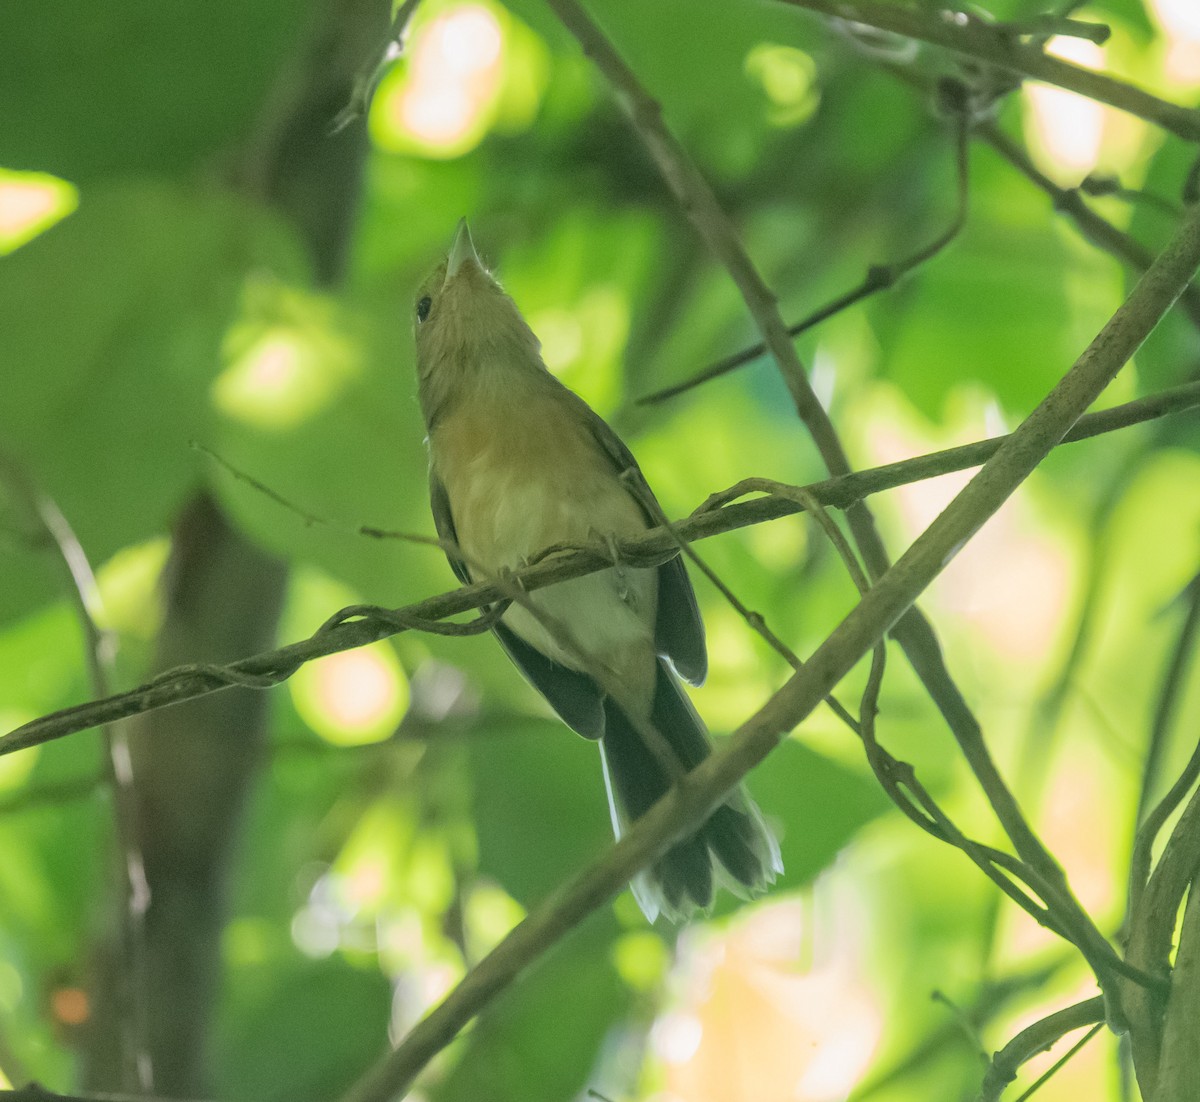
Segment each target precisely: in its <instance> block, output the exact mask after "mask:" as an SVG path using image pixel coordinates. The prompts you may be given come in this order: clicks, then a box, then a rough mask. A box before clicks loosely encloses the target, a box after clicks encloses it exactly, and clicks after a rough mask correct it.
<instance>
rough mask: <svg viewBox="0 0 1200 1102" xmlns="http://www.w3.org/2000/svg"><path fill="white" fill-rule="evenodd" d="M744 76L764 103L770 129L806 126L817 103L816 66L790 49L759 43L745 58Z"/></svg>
mask: <svg viewBox="0 0 1200 1102" xmlns="http://www.w3.org/2000/svg"><path fill="white" fill-rule="evenodd" d="M745 69H746V74H747V75H748V76H749V77H750V78H751V79H752V80H754V81H755V82H757V83H758V84H759V85H760V86H761V88H762V90H763V93H764V95H765V96H766V99H767V104H768V107H767V118H768V120H769V121H770V123H771V125H773V126H781V127H782V126H799V125H800V124H801V123H805V122H807V121H808V120H809V119H810V118H812V116H813V114H814V113H815V112H816V110H817V107H818V105H819V104H820V102H821V94H820V85H819V84H818V82H817V64H816V62H815V61H813V59H812V57H811V56H810V55H809V54H806V53H805V52H804V51H803V50H798V49H796V47H794V46H780V45H777V44H776V43H773V42H760V43H759V44H758V45H757V46H754V47H753V48H751V50H750V51H749V53H747V54H746V62H745Z"/></svg>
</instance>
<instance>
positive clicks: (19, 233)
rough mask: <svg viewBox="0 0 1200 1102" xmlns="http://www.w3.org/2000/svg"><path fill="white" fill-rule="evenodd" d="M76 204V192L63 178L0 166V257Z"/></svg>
mask: <svg viewBox="0 0 1200 1102" xmlns="http://www.w3.org/2000/svg"><path fill="white" fill-rule="evenodd" d="M78 206H79V191H78V189H77V188H76V187H75V185H74V184H70V183H68V182H67V181H66V180H60V179H59V178H58V177H57V176H50V175H49V174H47V173H45V172H14V171H12V170H11V169H7V168H0V256H4V255H6V254H7V253H11V252H12V251H13V250H14V249H18V248H20V246H22V245H24V244H25V243H26V242H28V241H32V240H33V239H34V238H35V237H37V235H38V234H40V233H43V232H45V231H46V230H48V229H49V228H50V227H51V226H53V225H54V224H55V223H56V222H61V221H62V220H63V219H64V218H66V217H67V215H68V214H70V213H71V212H72V211H74V210H75V208H76V207H78Z"/></svg>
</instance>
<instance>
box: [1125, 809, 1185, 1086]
mask: <svg viewBox="0 0 1200 1102" xmlns="http://www.w3.org/2000/svg"><path fill="white" fill-rule="evenodd" d="M1198 871H1200V792H1194V793H1193V794H1192V798H1191V800H1189V801H1188V805H1187V807H1186V808H1185V809H1184V811H1183V814H1182V815H1181V816H1180V817H1179V822H1178V823H1176V824H1175V829H1174V831H1173V832H1172V834H1171V837H1170V839H1168V841H1167V844H1166V847H1165V848H1164V849H1163V853H1162V857H1161V858H1160V859H1159V862H1158V865H1157V866H1156V867H1155V869H1154V873H1153V875H1151V877H1150V879H1149V881H1148V882H1147V884H1146V888H1145V890H1144V891H1143V892H1142V893H1141V895H1140V897H1139V899H1138V907H1137V909H1136V910H1135V911H1134V912H1133V914H1132V916H1131V919H1130V923H1129V945H1128V948H1127V950H1126V959H1127V960H1128V961H1130V962H1131V963H1132V964H1134V965H1135V966H1136V967H1138V968H1140V969H1142V970H1143V971H1146V972H1149V973H1150V974H1152V975H1155V976H1162V977H1164V978H1165V977H1167V976H1169V975H1170V968H1171V965H1170V958H1171V944H1172V939H1173V936H1174V933H1175V926H1176V922H1177V920H1178V917H1179V907H1180V904H1181V903H1182V902H1183V898H1184V895H1185V894H1186V893H1187V890H1188V886H1189V885H1190V884H1191V883H1192V882H1193V880H1194V879H1195V877H1196V875H1197V872H1198ZM1123 1008H1124V1010H1125V1012H1126V1014H1127V1016H1128V1019H1129V1026H1130V1030H1129V1035H1130V1045H1131V1048H1132V1051H1133V1062H1134V1066H1135V1068H1136V1069H1137V1078H1138V1084H1139V1085H1140V1087H1141V1089H1142V1093H1143V1095H1145V1096H1146V1097H1147V1098H1153V1097H1154V1090H1155V1077H1156V1076H1157V1073H1158V1065H1159V1057H1160V1052H1161V1045H1162V1034H1161V1022H1162V1015H1163V1010H1164V1008H1165V999H1164V998H1163V994H1162V992H1161V991H1158V990H1152V989H1149V988H1143V987H1138V986H1135V985H1129V986H1128V987H1127V988H1126V990H1125V992H1124V998H1123Z"/></svg>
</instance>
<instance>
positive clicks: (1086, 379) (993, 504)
mask: <svg viewBox="0 0 1200 1102" xmlns="http://www.w3.org/2000/svg"><path fill="white" fill-rule="evenodd" d="M1198 266H1200V208H1196V209H1193V210H1192V211H1191V212H1190V213H1189V215H1188V218H1187V221H1186V222H1185V224H1184V225H1183V227H1182V228H1181V229H1180V231H1179V233H1178V234H1177V235H1176V236H1175V238H1174V239H1173V240H1172V242H1171V243H1170V244H1169V245H1168V246H1167V248H1166V250H1165V251H1164V252H1163V253H1162V254H1161V255H1160V256H1159V258H1158V259H1157V260H1156V261H1155V263H1154V264H1153V266H1152V267H1151V268H1150V270H1149V271H1148V272H1147V273H1146V275H1145V276H1144V277H1143V279H1142V280H1141V281H1140V282H1139V283H1138V285H1137V286H1136V287H1135V288H1134V290H1133V292H1132V293H1131V294H1130V296H1129V298H1128V299H1127V300H1126V301H1125V303H1124V304H1123V305H1122V306H1121V307H1120V309H1119V310H1118V311H1117V312H1116V314H1114V315H1113V317H1112V319H1111V320H1110V321H1109V322H1108V324H1106V325H1105V326H1104V328H1103V329H1102V330H1101V332H1100V334H1099V335H1098V336H1097V337H1096V339H1095V340H1094V341H1093V342H1092V343H1091V345H1089V347H1088V348H1087V350H1086V351H1085V352H1084V353H1083V355H1082V356H1080V358H1079V359H1078V360H1077V361H1076V363H1075V365H1074V366H1073V367H1072V368H1071V370H1070V371H1069V372H1068V373H1067V374H1066V375H1065V376H1064V377H1063V379H1062V380H1061V381H1060V382H1059V384H1058V385H1057V386H1056V387H1055V388H1054V390H1053V391H1052V392H1051V393H1050V394H1049V395H1048V396H1047V397H1046V399H1045V400H1044V401H1043V402H1042V403H1041V404H1040V405H1039V406H1038V407H1037V409H1035V410H1034V411H1033V412H1032V413H1031V414H1030V415H1029V417H1028V418H1026V420H1025V421H1024V422H1023V423H1022V424H1021V426H1020V427H1019V428H1018V429H1017V430H1016V431H1015V432H1014V433H1013V434H1012V435H1011V436H1010V437H1009V438H1008V439H1007V440H1006V441H1005V442H1004V444H1003V445H1002V446H1001V448H1000V449H999V450H998V451H997V452H996V454H995V455H994V456H993V457H992V458H991V459H990V460H989V461H988V462H987V463H986V464H985V465H984V467H983V469H982V470H981V471H980V472H979V473H978V474H977V475H976V476H975V477H974V478H973V479H972V480H971V482H970V483H969V484H968V485H967V486H966V487H965V488H964V489H963V490H962V491H961V492H960V493H959V494H958V496H957V497H955V498H954V500H953V501H952V502H951V503H950V504H949V505H948V506H947V507H946V509H945V511H943V512H942V514H941V515H940V516H939V517H938V518H937V519H936V520H934V522H933V523H932V524H931V525H930V526H929V527H928V528H927V529H926V530H925V531H924V532H923V533H922V534H921V535H920V536H919V537H918V538H917V540H916V541H915V542H914V543H913V545H912V546H911V547H910V548H909V549H908V551H906V552H905V553H904V555H903V556H901V558H900V559H899V560H898V561H897V563H896V564H895V566H893V567H892V568H891V569H890V570H889V571H888V572H887V574H885V575H884V576H883V577H882V578H880V579H879V581H878V582H876V583H875V585H874V587H873V588H872V589H871V590H870V592H869V593H867V595H866V596H865V597H864V598H863V599H862V601H861V602H859V604H858V605H857V606H856V607H855V608H854V609H853V611H851V613H850V614H849V615H848V616H847V617H846V618H845V619H844V620H843V621H842V622H841V624H839V625H838V627H837V628H836V629H835V630H834V631H833V633H832V634H831V635H830V636H829V637H828V638H827V639H826V640H825V642H824V643H822V644H821V646H820V647H818V648H817V650H816V652H815V653H814V654H813V655H812V657H811V658H810V659H809V661H808V662H807V663H806V665H805V666H804V668H803V669H802V670H800V671H798V672H797V673H795V674H794V675H793V676H792V677H791V679H790V680H789V681H788V682H787V683H786V684H785V685H784V686H783V687H782V688H781V689H780V690H779V691H778V692H777V693H775V695H774V696H772V697H771V698H770V699H769V700H768V701H767V702H766V704H764V705H763V707H762V708H761V709H760V710H759V711H758V712H757V713H756V714H755V715H753V716H752V717H750V718H749V719H748V720H747V721H746V722H745V723H743V724H742V726H741V727H740V728H738V730H737V731H736V732H735V733H734V734H733V736H732V737H731V738H730V739H729V741H728V743H727V745H726V746H725V747H724V748H722V749H721V750H719V751H717V752H716V753H714V754H713V755H712V756H711V757H709V758H708V759H707V760H705V761H704V762H703V763H702V764H701V765H699V766H698V767H697V768H696V769H694V770H693V771H692V772H691V773H689V774H688V775H687V776H686V777H684V778H683V779H682V780H681V781H680V782H679V783H678V784H677V785H676V786H675V787H674V788H672V790H671V791H670V792H669V793H668V794H667V795H666V796H665V797H664V798H663V799H662V800H660V801H659V802H658V803H657V804H655V806H654V807H653V808H651V809H650V811H649V812H648V813H647V814H646V815H645V816H644V817H643V818H641V819H639V820H638V821H637V822H636V823H634V825H633V826H632V827H631V829H630V830H629V831H628V833H626V835H625V836H624V837H623V838H622V839H621V840H620V841H619V842H618V843H617V844H616V845H615V846H614V847H613V848H612V849H610V850H609V851H608V853H606V854H605V855H604V856H603V857H602V858H600V860H598V861H597V862H595V863H594V864H593V865H592V866H591V867H590V868H588V869H586V870H584V871H583V872H582V873H580V874H579V875H578V876H576V877H575V878H574V879H573V880H572V881H570V883H568V884H567V885H565V886H564V887H563V888H561V889H560V890H559V891H557V892H555V893H554V894H553V895H552V896H551V897H550V898H549V899H548V900H546V901H545V902H544V903H543V904H541V905H540V906H538V907H536V908H534V910H533V911H532V912H531V913H530V914H529V916H528V917H527V918H526V919H525V920H524V921H523V922H521V923H520V924H519V925H518V926H517V927H516V928H515V929H514V930H512V931H511V932H510V933H509V934H508V935H507V936H506V937H505V938H504V939H503V940H502V941H501V942H500V944H499V945H497V946H496V948H495V949H493V950H492V952H491V953H489V954H488V955H487V956H486V957H484V958H483V960H482V961H480V963H479V964H477V965H476V966H475V967H474V968H472V969H471V970H470V971H469V972H468V973H467V975H466V976H465V978H464V979H463V980H462V982H461V983H460V984H459V985H458V986H457V987H456V988H455V989H454V990H453V991H451V992H450V994H449V995H448V996H447V997H446V998H445V1000H443V1002H442V1003H441V1004H439V1005H438V1006H437V1007H436V1008H435V1009H434V1010H432V1011H431V1012H430V1013H429V1014H428V1015H427V1016H426V1017H425V1018H424V1019H422V1021H421V1022H419V1023H418V1024H417V1025H416V1026H415V1027H414V1028H413V1029H412V1030H411V1031H410V1032H409V1034H408V1036H407V1037H405V1039H404V1040H403V1041H402V1042H401V1044H400V1046H399V1047H398V1048H397V1049H395V1050H394V1051H393V1052H391V1053H389V1054H387V1055H386V1056H384V1057H383V1058H382V1059H381V1060H380V1061H379V1062H378V1063H377V1064H376V1066H375V1067H374V1068H372V1069H371V1071H369V1072H368V1073H367V1075H366V1076H364V1077H363V1079H361V1080H360V1081H359V1082H358V1083H357V1084H356V1085H355V1086H354V1087H353V1088H352V1089H351V1090H350V1091H349V1092H348V1093H347V1095H346V1096H345V1098H344V1099H343V1102H389V1100H390V1099H393V1098H396V1097H399V1096H402V1095H403V1094H404V1093H405V1092H406V1091H407V1090H408V1089H409V1088H410V1087H411V1085H412V1083H413V1081H414V1080H415V1078H416V1076H417V1075H418V1074H419V1072H420V1071H421V1069H422V1068H424V1067H425V1065H426V1064H427V1063H428V1062H429V1061H430V1060H431V1059H432V1058H433V1057H434V1056H435V1055H436V1054H437V1053H438V1052H439V1051H441V1050H442V1049H443V1048H445V1046H446V1045H448V1044H449V1043H450V1041H451V1040H453V1038H454V1037H455V1036H457V1035H458V1033H459V1031H460V1030H461V1029H462V1028H463V1027H464V1026H465V1025H466V1024H467V1023H468V1022H470V1021H471V1019H472V1018H474V1017H475V1015H477V1014H478V1013H479V1012H480V1011H481V1010H482V1009H483V1008H484V1007H485V1006H486V1005H487V1004H488V1003H490V1002H491V1001H492V1000H493V999H494V998H495V997H496V995H498V994H499V993H500V992H501V991H502V990H504V988H505V987H507V986H508V985H509V984H510V983H512V982H513V981H514V980H515V979H516V978H517V977H518V976H519V975H520V974H521V973H522V972H523V971H524V970H525V969H526V968H527V967H529V966H530V965H531V964H532V963H533V962H534V961H535V960H537V959H538V957H540V956H541V955H542V954H543V953H545V952H546V951H547V950H548V949H549V948H550V946H551V945H553V943H554V942H555V941H557V940H558V939H559V938H560V937H562V936H563V935H564V934H566V933H567V932H568V931H569V930H570V929H572V928H573V927H574V926H575V925H577V924H578V923H579V922H580V921H581V920H582V919H583V918H584V917H585V916H586V915H587V914H589V913H590V912H591V911H592V910H594V909H596V908H597V907H599V906H600V905H601V904H603V903H604V901H605V900H607V899H608V898H610V897H611V896H612V895H614V894H616V892H617V891H619V890H620V888H621V886H622V885H623V884H624V883H625V882H626V881H627V880H628V879H629V878H630V877H631V876H633V875H634V874H635V873H636V872H637V870H638V869H640V868H642V867H644V866H645V865H646V864H648V863H649V862H650V861H652V860H654V859H655V858H656V857H658V856H659V855H660V854H661V853H663V852H664V851H665V850H666V849H667V848H668V847H669V846H670V845H671V843H672V842H673V841H674V840H675V839H676V838H678V837H680V836H681V835H683V834H684V833H686V832H687V831H688V830H690V829H694V828H695V826H696V825H697V824H698V823H699V822H700V821H701V820H702V819H703V818H704V817H705V816H706V815H707V814H708V813H709V812H710V811H711V810H712V808H713V807H715V806H716V805H717V803H718V802H720V800H722V799H723V798H724V797H725V795H726V794H727V793H728V792H729V791H731V790H732V788H733V787H734V786H735V785H736V784H738V783H739V782H740V780H741V779H742V778H743V777H744V776H745V775H746V773H748V772H749V771H750V770H751V769H752V768H753V767H754V766H755V765H757V764H758V763H759V762H760V761H762V760H763V758H765V757H766V756H767V755H768V754H769V753H770V752H771V751H772V750H773V749H774V748H775V747H776V746H777V745H778V744H779V742H780V741H781V740H782V739H783V737H784V736H785V735H786V734H787V732H788V731H790V730H791V729H792V728H793V727H795V725H796V724H797V723H799V722H800V721H801V720H803V719H804V718H805V717H806V716H807V715H808V714H809V713H810V712H811V711H812V710H813V709H814V708H816V707H817V705H818V704H819V703H820V702H821V701H822V700H823V699H824V698H825V697H826V696H827V695H828V694H829V693H830V692H831V691H832V689H833V687H834V686H835V685H836V684H837V683H838V682H839V681H840V680H841V679H842V678H843V677H844V676H845V675H846V674H847V673H848V672H849V671H850V670H851V669H852V668H853V667H854V666H855V665H856V664H857V663H858V662H859V661H860V660H861V659H862V657H863V656H864V655H865V654H866V653H867V652H868V651H869V650H870V649H871V648H872V647H874V646H875V644H876V643H878V642H879V641H880V640H881V639H882V638H883V637H884V635H885V633H886V632H887V630H888V628H889V627H890V626H891V625H892V624H894V623H895V622H896V620H897V619H899V617H900V616H902V615H903V614H904V612H905V610H906V609H907V608H909V607H910V606H911V605H912V603H913V602H914V601H915V600H916V599H917V598H918V597H919V596H920V594H921V592H922V591H923V590H924V589H925V587H926V586H928V585H929V583H930V582H931V581H932V580H933V579H934V578H936V577H937V575H938V574H939V573H940V572H941V571H942V570H943V569H944V568H945V567H946V565H947V563H949V561H950V560H951V559H952V558H953V557H954V556H955V554H956V553H957V552H958V551H959V550H960V549H961V548H962V547H963V545H964V544H965V543H966V542H967V541H968V540H969V539H970V538H971V537H972V536H973V535H974V534H975V533H976V532H978V531H979V529H980V528H981V527H982V526H983V524H984V523H985V522H986V521H987V520H988V518H989V517H991V516H993V515H994V514H995V512H996V511H997V510H998V509H999V508H1000V506H1001V505H1003V504H1004V502H1005V501H1006V500H1007V499H1008V498H1009V497H1010V496H1011V495H1012V494H1013V492H1014V491H1015V490H1016V489H1017V487H1018V486H1019V485H1020V484H1021V482H1022V481H1024V479H1025V478H1027V477H1028V476H1029V475H1030V473H1032V471H1033V470H1034V469H1035V468H1036V467H1037V465H1038V464H1039V463H1040V462H1041V461H1042V460H1043V459H1044V458H1045V457H1046V455H1047V454H1049V452H1050V449H1051V448H1053V446H1054V445H1055V443H1057V442H1058V441H1059V440H1061V439H1062V438H1063V436H1064V435H1065V434H1066V432H1067V431H1068V429H1069V428H1070V426H1071V425H1072V424H1073V423H1074V422H1075V421H1076V420H1077V419H1078V417H1079V416H1080V415H1081V414H1082V413H1083V411H1084V410H1085V409H1086V408H1087V407H1088V405H1090V404H1091V403H1092V402H1093V401H1095V399H1096V398H1097V396H1098V395H1099V394H1100V393H1101V392H1102V391H1103V389H1104V388H1105V387H1106V386H1107V385H1108V383H1109V382H1110V381H1111V380H1112V379H1113V378H1114V377H1115V375H1116V374H1117V372H1118V371H1120V369H1121V367H1122V365H1123V364H1124V363H1125V362H1126V361H1127V360H1128V359H1129V357H1130V356H1132V355H1133V353H1134V351H1135V350H1136V349H1137V348H1138V346H1139V345H1140V344H1141V342H1142V341H1143V340H1145V338H1146V336H1147V335H1148V334H1149V332H1150V331H1151V329H1153V328H1154V326H1155V325H1156V324H1157V322H1158V321H1159V319H1160V318H1161V317H1162V315H1163V314H1164V313H1165V312H1166V311H1167V310H1168V309H1169V308H1170V306H1171V304H1172V303H1173V302H1174V301H1175V299H1176V298H1177V297H1178V296H1179V294H1180V293H1181V291H1182V290H1183V288H1184V286H1185V285H1186V283H1187V282H1188V280H1189V279H1190V278H1191V277H1192V274H1193V273H1194V272H1195V271H1196V268H1197V267H1198ZM1110 1005H1111V1003H1110Z"/></svg>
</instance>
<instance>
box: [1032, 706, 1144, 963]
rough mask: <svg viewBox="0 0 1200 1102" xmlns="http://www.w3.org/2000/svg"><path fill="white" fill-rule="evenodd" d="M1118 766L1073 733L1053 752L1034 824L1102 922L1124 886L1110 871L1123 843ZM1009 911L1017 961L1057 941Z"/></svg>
mask: <svg viewBox="0 0 1200 1102" xmlns="http://www.w3.org/2000/svg"><path fill="white" fill-rule="evenodd" d="M1085 726H1090V725H1085ZM1123 770H1124V762H1123V761H1122V762H1121V763H1115V762H1114V761H1113V760H1112V758H1111V757H1110V756H1109V755H1108V754H1107V753H1106V751H1105V750H1104V749H1103V748H1102V747H1101V746H1100V745H1099V743H1098V740H1096V739H1095V738H1094V737H1093V735H1092V734H1091V733H1090V732H1088V733H1086V734H1085V733H1084V732H1083V731H1080V732H1078V733H1075V734H1073V736H1072V737H1071V738H1070V740H1069V741H1068V742H1067V743H1065V744H1064V745H1063V747H1062V750H1061V751H1060V752H1059V753H1058V754H1057V755H1056V756H1055V759H1054V762H1053V774H1052V776H1051V779H1050V783H1049V785H1048V786H1047V791H1046V795H1045V798H1044V799H1043V800H1042V801H1041V807H1042V811H1041V815H1040V818H1039V822H1038V824H1037V827H1038V835H1039V837H1040V838H1041V839H1042V841H1043V842H1044V843H1045V844H1046V847H1047V848H1048V849H1049V851H1050V852H1051V853H1053V854H1054V857H1055V860H1056V861H1058V863H1059V864H1060V865H1062V867H1063V868H1064V869H1066V870H1067V875H1068V876H1069V877H1070V881H1071V890H1072V891H1073V893H1074V894H1075V896H1076V897H1077V898H1078V899H1079V902H1080V903H1081V904H1083V908H1084V910H1086V911H1087V912H1088V914H1090V915H1093V916H1095V917H1096V918H1097V920H1099V921H1100V922H1101V924H1102V925H1105V922H1104V919H1105V918H1106V917H1116V914H1117V911H1118V908H1119V906H1120V903H1121V894H1122V892H1123V891H1124V887H1125V885H1124V884H1123V883H1118V881H1117V877H1116V876H1115V875H1114V869H1116V868H1118V867H1119V866H1118V864H1117V862H1118V860H1119V859H1118V854H1122V855H1123V851H1124V849H1125V846H1126V844H1127V843H1126V841H1125V838H1124V837H1123V827H1124V823H1123V822H1122V820H1121V818H1120V817H1119V816H1117V815H1114V814H1113V809H1114V808H1120V807H1122V806H1124V803H1125V801H1126V800H1127V799H1128V791H1129V783H1128V778H1127V777H1125V776H1123ZM1011 914H1012V926H1011V933H1010V937H1009V939H1008V946H1009V948H1010V949H1011V950H1012V952H1013V953H1014V954H1015V955H1016V957H1017V958H1018V959H1028V957H1029V956H1030V954H1034V953H1038V952H1042V951H1047V950H1049V949H1051V948H1052V947H1054V946H1055V945H1057V944H1058V939H1057V937H1056V935H1054V934H1052V933H1051V932H1050V931H1048V930H1046V929H1045V928H1044V927H1042V926H1039V925H1038V924H1037V923H1036V922H1034V921H1033V920H1032V919H1031V918H1027V917H1026V915H1025V914H1024V912H1020V911H1015V910H1014V911H1012V912H1011Z"/></svg>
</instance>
